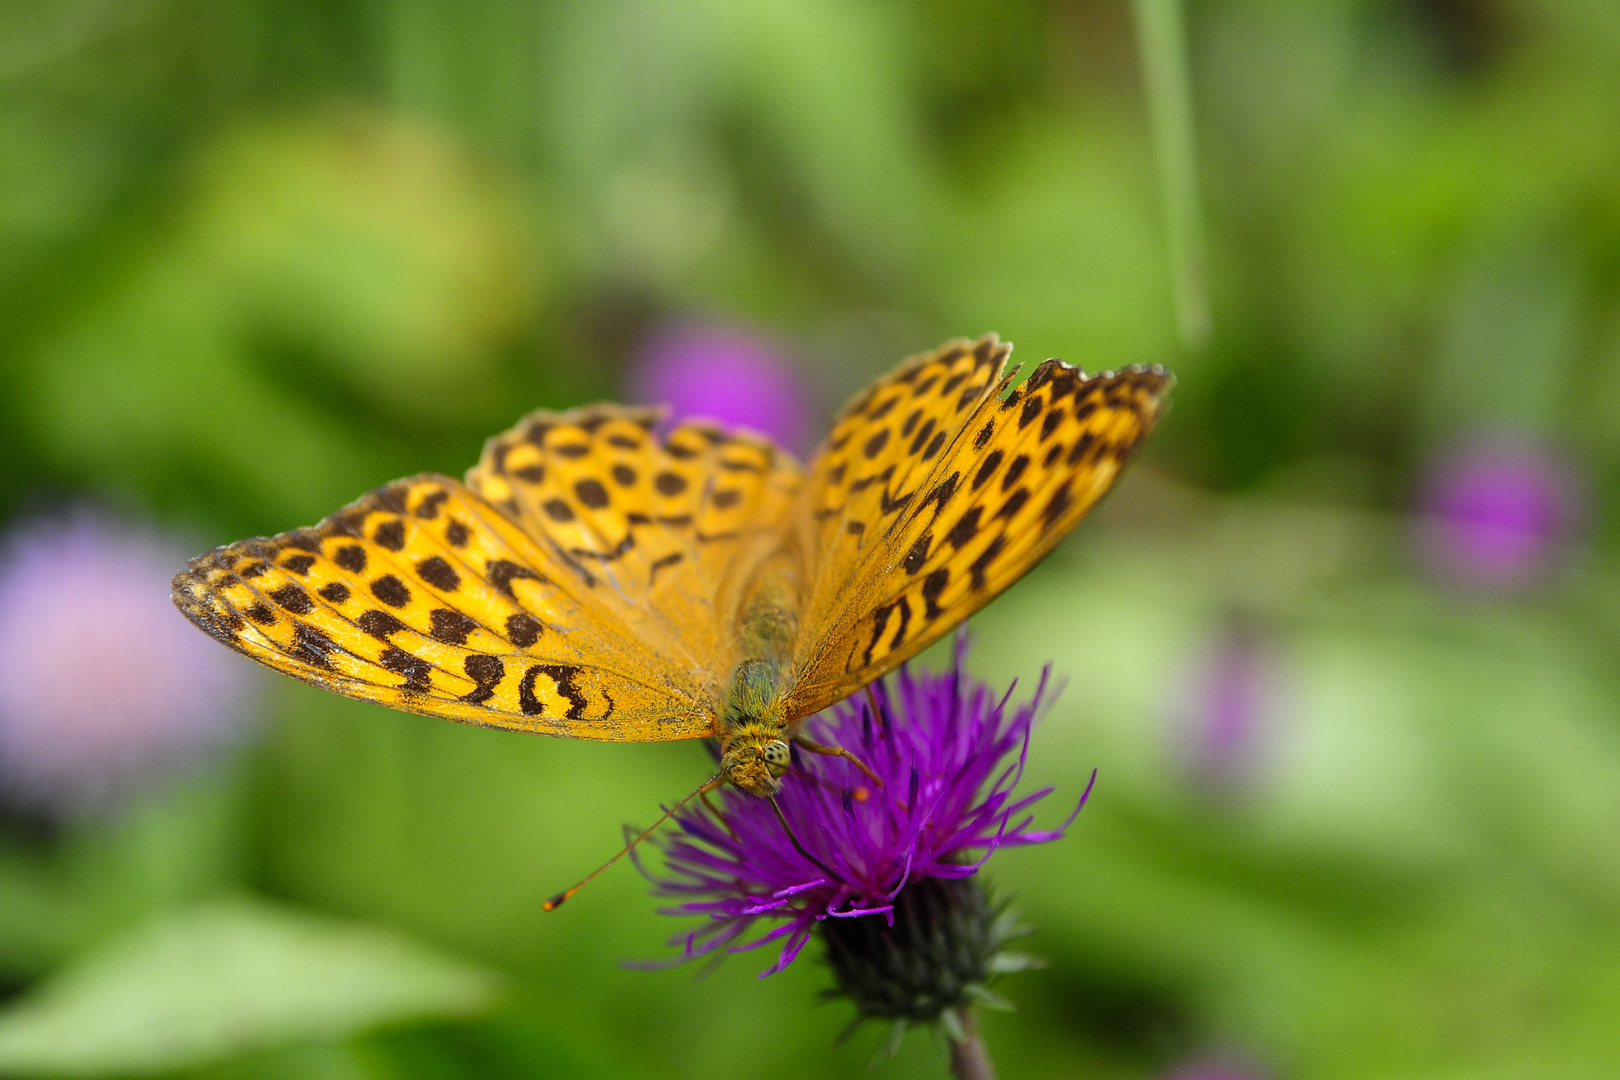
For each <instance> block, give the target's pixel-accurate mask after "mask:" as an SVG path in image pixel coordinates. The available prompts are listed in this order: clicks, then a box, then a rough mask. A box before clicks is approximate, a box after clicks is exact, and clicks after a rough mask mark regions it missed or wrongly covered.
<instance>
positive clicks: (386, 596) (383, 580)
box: [371, 574, 411, 607]
mask: <svg viewBox="0 0 1620 1080" xmlns="http://www.w3.org/2000/svg"><path fill="white" fill-rule="evenodd" d="M371 595H372V596H375V597H376V598H377V599H379V600H381V601H382V602H383V603H385V604H387V605H388V606H389V607H404V606H405V605H406V604H408V603H410V602H411V590H410V588H409V587H408V586H407V585H406V584H405V583H404V582H403V581H401V580H399V578H397V577H395V576H394V575H393V574H384V575H383V576H382V577H380V578H377V579H376V580H375V581H373V582H372V583H371Z"/></svg>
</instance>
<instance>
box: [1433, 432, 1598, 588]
mask: <svg viewBox="0 0 1620 1080" xmlns="http://www.w3.org/2000/svg"><path fill="white" fill-rule="evenodd" d="M1582 503H1583V500H1582V498H1581V485H1580V484H1579V482H1578V479H1577V477H1576V475H1575V473H1574V470H1573V469H1572V468H1571V466H1570V464H1569V462H1568V461H1566V460H1564V459H1563V458H1562V457H1560V456H1559V455H1558V454H1556V453H1554V452H1553V451H1552V450H1550V449H1549V448H1548V447H1546V446H1544V445H1542V444H1540V443H1538V442H1536V441H1534V440H1530V439H1526V438H1523V437H1517V436H1512V435H1504V434H1497V435H1492V436H1486V437H1481V438H1475V439H1472V440H1468V441H1465V442H1461V443H1458V444H1457V445H1455V446H1453V447H1451V448H1450V449H1449V450H1447V451H1446V452H1444V453H1442V454H1441V455H1439V456H1438V457H1437V458H1436V459H1435V461H1434V462H1433V463H1432V465H1431V467H1430V469H1429V471H1428V475H1427V477H1426V479H1425V483H1424V486H1423V490H1422V493H1421V496H1420V501H1419V513H1418V544H1419V549H1420V554H1421V555H1422V557H1423V559H1424V562H1425V563H1426V564H1427V566H1428V568H1429V570H1430V571H1431V572H1432V573H1433V574H1434V575H1435V576H1436V577H1438V578H1440V579H1441V580H1443V581H1445V582H1448V583H1450V584H1453V585H1457V586H1461V587H1464V588H1467V589H1472V590H1476V591H1482V592H1496V593H1505V592H1512V591H1515V590H1518V589H1522V588H1524V587H1526V586H1528V585H1532V584H1534V583H1536V582H1537V581H1539V580H1542V579H1544V578H1546V577H1547V576H1548V575H1549V573H1550V572H1551V571H1553V570H1555V569H1556V568H1557V566H1558V564H1559V563H1560V561H1561V560H1563V559H1564V558H1565V557H1567V555H1568V554H1569V549H1570V547H1571V546H1572V543H1573V541H1575V540H1576V539H1577V534H1578V533H1579V532H1580V527H1581V522H1582V518H1583V517H1584V516H1585V515H1584V513H1583V510H1584V507H1583V505H1582Z"/></svg>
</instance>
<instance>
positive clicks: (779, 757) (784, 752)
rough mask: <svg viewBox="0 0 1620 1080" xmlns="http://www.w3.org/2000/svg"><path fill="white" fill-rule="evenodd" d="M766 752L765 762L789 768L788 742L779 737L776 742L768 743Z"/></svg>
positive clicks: (777, 766) (776, 766)
mask: <svg viewBox="0 0 1620 1080" xmlns="http://www.w3.org/2000/svg"><path fill="white" fill-rule="evenodd" d="M764 754H765V764H767V765H770V766H773V767H775V768H779V769H786V768H787V766H788V760H789V758H788V744H787V743H785V742H783V741H782V740H781V739H777V740H776V741H775V742H768V743H766V744H765V749H764Z"/></svg>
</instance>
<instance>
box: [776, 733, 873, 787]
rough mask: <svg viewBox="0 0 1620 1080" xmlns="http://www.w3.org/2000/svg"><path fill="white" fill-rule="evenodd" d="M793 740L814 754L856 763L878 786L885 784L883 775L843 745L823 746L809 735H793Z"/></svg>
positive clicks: (801, 747) (852, 763)
mask: <svg viewBox="0 0 1620 1080" xmlns="http://www.w3.org/2000/svg"><path fill="white" fill-rule="evenodd" d="M793 741H794V742H795V743H797V744H798V746H799V748H800V749H802V750H808V751H810V753H812V754H822V755H824V756H826V757H841V758H843V759H844V760H845V761H847V762H849V763H850V764H851V765H854V766H855V767H856V768H857V769H859V770H861V772H863V773H865V774H866V775H867V777H868V779H870V780H871V781H872V783H874V784H876V785H877V786H878V787H882V786H883V779H882V777H880V776H878V774H877V773H875V772H873V771H872V770H871V769H869V768H867V766H866V762H864V761H862V760H861V759H860V758H858V757H856V756H855V755H854V754H852V753H850V752H849V751H848V750H845V749H844V748H843V747H842V746H822V745H821V744H820V743H818V742H816V741H815V740H814V739H812V738H810V737H809V736H808V735H795V736H793Z"/></svg>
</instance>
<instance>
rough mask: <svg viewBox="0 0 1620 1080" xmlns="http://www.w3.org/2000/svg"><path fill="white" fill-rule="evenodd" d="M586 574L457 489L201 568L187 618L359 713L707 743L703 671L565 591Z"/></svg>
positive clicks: (448, 484)
mask: <svg viewBox="0 0 1620 1080" xmlns="http://www.w3.org/2000/svg"><path fill="white" fill-rule="evenodd" d="M572 572H573V570H572V568H571V567H569V566H568V565H566V564H565V563H563V562H561V561H559V560H557V559H555V558H552V557H551V556H550V555H549V554H548V553H547V552H546V551H545V550H544V549H543V548H541V547H540V546H538V545H536V544H535V543H534V542H533V541H532V540H530V539H529V538H528V537H526V536H525V535H524V534H523V533H522V531H521V530H520V529H518V528H517V527H516V526H515V525H514V524H513V523H512V522H510V521H508V520H507V519H506V518H505V517H503V515H502V514H501V513H499V512H497V511H496V510H495V509H494V508H493V507H492V506H490V505H489V504H488V503H487V502H485V501H484V500H483V499H481V498H479V497H478V496H477V495H475V494H473V493H471V492H469V491H468V490H467V489H466V488H465V487H463V486H462V485H461V484H459V483H457V482H456V481H454V480H451V479H449V478H447V477H442V476H431V475H428V476H419V477H414V478H412V479H409V480H402V481H398V482H396V483H393V484H389V485H387V486H386V487H384V488H381V489H379V490H378V491H376V492H373V493H372V494H370V495H368V496H366V497H364V498H362V499H360V500H359V501H357V502H355V503H353V504H352V505H350V506H349V507H347V508H345V509H343V510H341V511H339V512H338V513H336V514H334V515H332V516H331V517H329V518H327V519H326V520H325V521H323V522H322V523H321V524H320V525H318V526H316V527H314V528H312V529H300V530H295V531H293V532H289V533H283V534H281V535H280V536H276V537H273V538H270V539H254V540H244V541H241V542H240V543H236V544H232V545H230V546H229V547H224V548H219V549H217V550H215V551H213V552H210V553H208V554H207V555H203V556H201V557H199V558H197V559H195V560H193V561H192V563H191V564H190V566H188V567H187V569H186V570H184V571H182V572H181V573H180V574H178V575H177V576H176V577H175V580H174V596H175V602H176V604H177V605H178V606H179V607H180V609H181V611H182V612H184V613H185V614H186V615H187V616H188V617H189V618H190V619H191V620H192V621H193V622H194V623H196V624H197V625H198V626H200V627H202V628H203V629H204V630H206V631H207V632H208V633H210V634H211V635H213V636H214V637H215V638H218V639H219V640H220V641H223V642H224V643H225V644H227V645H229V646H231V647H232V648H234V649H237V650H238V651H240V652H243V653H245V654H247V655H248V656H250V657H252V658H253V659H255V660H258V661H260V662H261V663H264V664H266V665H268V666H270V667H272V668H275V669H276V670H278V671H282V672H284V673H286V674H289V675H292V676H294V677H296V678H299V679H302V680H304V681H305V682H310V683H313V684H315V685H317V686H320V687H322V688H324V689H327V690H331V691H334V692H337V693H340V694H344V695H346V696H349V697H355V698H359V699H361V700H365V701H373V702H377V703H379V704H383V705H388V706H392V707H394V708H398V709H404V710H407V711H410V712H417V713H423V714H426V715H429V716H437V717H442V718H445V719H450V720H458V721H462V722H466V723H474V724H482V725H486V726H491V727H500V728H510V729H515V730H521V731H532V732H540V733H544V734H551V735H565V736H572V737H577V738H592V739H611V740H635V741H651V740H661V739H677V738H690V737H694V736H700V735H708V734H710V733H711V731H712V729H713V720H714V717H713V711H712V708H711V705H710V702H709V701H708V699H707V697H706V696H705V692H704V688H703V687H701V686H700V685H699V684H698V682H697V681H696V680H694V679H692V678H691V676H690V673H689V672H687V671H685V670H683V669H681V668H679V667H669V666H668V665H666V664H664V663H663V662H662V661H661V660H660V659H659V657H658V656H657V655H656V654H648V653H647V652H646V651H645V649H644V648H643V647H642V646H641V644H640V643H639V642H637V641H636V640H635V639H634V638H633V637H631V636H629V635H628V634H627V633H626V632H625V630H624V628H622V627H619V626H616V625H614V624H613V622H612V620H611V619H604V618H603V617H602V616H601V613H600V612H599V611H598V610H597V609H595V608H593V607H592V606H591V605H590V604H588V603H581V602H579V601H578V600H576V599H575V597H574V595H573V594H572V593H571V592H570V591H569V590H568V589H566V588H564V587H562V584H563V583H565V582H567V580H568V575H569V574H570V573H572Z"/></svg>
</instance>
